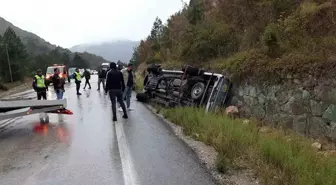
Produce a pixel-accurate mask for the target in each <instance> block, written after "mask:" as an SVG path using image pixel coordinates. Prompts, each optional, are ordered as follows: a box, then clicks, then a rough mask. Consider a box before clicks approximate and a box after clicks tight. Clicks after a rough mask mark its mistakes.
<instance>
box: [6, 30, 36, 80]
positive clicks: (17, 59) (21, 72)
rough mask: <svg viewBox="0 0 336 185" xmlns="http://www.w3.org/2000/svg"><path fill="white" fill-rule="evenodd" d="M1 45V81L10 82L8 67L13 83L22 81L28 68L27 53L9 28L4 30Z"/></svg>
mask: <svg viewBox="0 0 336 185" xmlns="http://www.w3.org/2000/svg"><path fill="white" fill-rule="evenodd" d="M1 45H2V47H1V53H0V54H1V56H0V74H1V76H2V78H3V80H4V81H7V82H10V81H11V76H10V71H9V67H10V69H11V72H12V77H13V81H17V80H22V79H23V77H24V76H25V73H26V71H27V68H28V66H29V63H28V60H27V59H28V53H27V51H26V48H25V46H24V45H23V44H22V42H21V39H20V38H19V37H18V36H16V34H15V32H14V30H13V29H12V28H11V27H8V28H7V29H6V31H5V33H4V35H3V37H2V39H1ZM7 53H8V56H7ZM8 59H9V60H10V66H9V65H8Z"/></svg>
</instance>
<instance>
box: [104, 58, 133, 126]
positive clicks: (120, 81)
mask: <svg viewBox="0 0 336 185" xmlns="http://www.w3.org/2000/svg"><path fill="white" fill-rule="evenodd" d="M124 90H125V83H124V77H123V75H122V73H121V72H120V71H118V69H117V65H116V63H114V62H111V63H110V71H109V72H108V73H107V75H106V88H105V93H109V95H110V98H111V103H112V113H113V121H117V107H116V103H117V102H116V98H117V100H118V102H119V104H120V106H121V108H122V110H123V112H124V115H123V118H124V119H127V118H128V116H127V112H126V107H125V104H124V101H123V97H122V92H123V91H124Z"/></svg>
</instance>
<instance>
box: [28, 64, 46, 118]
mask: <svg viewBox="0 0 336 185" xmlns="http://www.w3.org/2000/svg"><path fill="white" fill-rule="evenodd" d="M36 73H37V74H36V75H35V77H34V80H33V84H32V86H33V89H34V90H35V92H36V93H37V99H38V100H41V99H42V98H43V100H47V91H48V84H47V81H46V79H45V76H44V75H42V70H41V69H38V70H36ZM43 118H45V120H44V119H43ZM40 122H41V123H48V122H49V116H48V114H46V113H40Z"/></svg>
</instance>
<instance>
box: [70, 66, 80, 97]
mask: <svg viewBox="0 0 336 185" xmlns="http://www.w3.org/2000/svg"><path fill="white" fill-rule="evenodd" d="M72 76H73V78H74V79H75V83H76V91H77V95H82V93H80V92H79V89H80V84H81V82H82V75H81V74H80V73H79V69H78V68H76V70H75V72H74V74H73V75H72Z"/></svg>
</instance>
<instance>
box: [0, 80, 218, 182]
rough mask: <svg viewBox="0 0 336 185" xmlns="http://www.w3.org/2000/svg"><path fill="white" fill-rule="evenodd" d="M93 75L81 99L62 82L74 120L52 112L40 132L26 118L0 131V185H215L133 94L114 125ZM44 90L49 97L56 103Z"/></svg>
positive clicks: (71, 86) (33, 121)
mask: <svg viewBox="0 0 336 185" xmlns="http://www.w3.org/2000/svg"><path fill="white" fill-rule="evenodd" d="M92 78H93V79H92V80H91V81H92V82H91V83H92V89H91V90H86V91H84V90H81V91H82V94H83V95H82V96H80V97H77V96H76V94H75V87H74V83H73V82H72V83H71V84H67V89H66V93H65V98H67V100H68V109H70V110H72V111H73V112H74V115H71V116H68V115H64V116H63V117H61V116H59V115H53V114H50V115H49V116H50V122H51V123H50V124H49V125H48V126H45V127H42V126H41V125H40V124H39V123H38V122H37V121H38V120H39V119H38V115H37V114H36V115H30V116H26V117H23V118H18V119H14V120H12V121H11V124H9V125H8V126H6V127H5V128H2V129H1V131H0V184H1V185H37V184H38V185H42V184H43V185H49V184H50V185H77V184H78V185H79V184H80V185H83V184H88V185H91V184H97V185H105V184H106V185H135V184H136V185H161V184H162V185H189V184H190V185H191V184H193V185H201V184H202V185H212V184H214V182H213V181H212V178H211V176H210V175H209V174H208V173H207V172H206V170H205V169H204V168H203V166H202V165H200V164H199V162H198V160H197V158H196V156H195V155H194V154H193V152H192V151H191V150H190V149H189V148H188V147H186V146H185V145H184V144H183V143H182V142H181V141H180V140H179V139H178V138H177V137H176V136H175V135H174V134H173V133H172V132H171V131H170V129H169V128H168V126H166V125H165V124H164V123H162V122H161V121H160V120H159V119H158V118H157V117H156V116H155V115H153V114H152V113H151V112H150V111H149V110H148V109H147V108H146V107H145V106H144V105H143V104H141V103H139V102H137V101H136V100H135V97H134V96H133V97H132V106H133V108H134V109H135V110H134V111H131V112H129V119H128V120H124V119H122V118H121V116H122V114H121V113H120V112H118V122H112V112H111V104H110V101H109V97H108V96H106V95H104V92H103V91H100V92H99V91H97V90H96V88H97V76H93V77H92ZM83 85H84V84H83V83H82V86H83ZM50 89H51V90H50V91H49V92H48V98H49V99H55V95H54V93H53V90H52V88H50ZM20 96H25V97H34V96H35V95H34V93H33V92H32V91H27V92H23V93H21V95H20Z"/></svg>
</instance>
